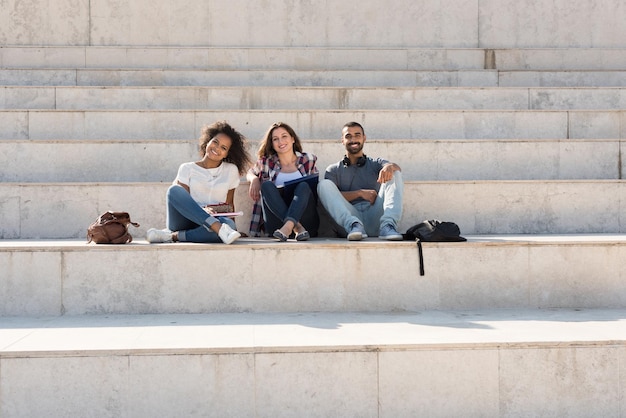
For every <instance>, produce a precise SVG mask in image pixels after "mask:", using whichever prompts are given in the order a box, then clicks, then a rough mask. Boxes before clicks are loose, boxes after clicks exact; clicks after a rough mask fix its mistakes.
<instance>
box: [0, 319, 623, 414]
mask: <svg viewBox="0 0 626 418" xmlns="http://www.w3.org/2000/svg"><path fill="white" fill-rule="evenodd" d="M625 315H626V312H625V311H624V310H623V309H615V310H611V309H598V310H552V309H550V310H521V309H510V310H468V311H441V312H439V311H426V312H414V313H413V312H410V313H409V312H404V313H389V314H354V313H332V314H323V313H305V314H302V313H299V314H262V315H259V314H212V315H125V316H118V315H114V316H113V315H107V316H81V317H72V316H64V317H59V318H42V319H37V318H0V341H2V345H1V346H0V370H1V373H2V375H1V377H2V380H1V386H0V390H2V397H0V412H1V413H2V416H3V417H6V418H14V417H23V416H90V415H92V414H93V412H94V411H98V415H99V416H111V417H144V416H145V417H148V416H160V417H180V416H195V415H202V416H204V415H213V414H217V415H220V416H227V415H228V416H259V417H285V416H337V415H341V416H359V417H410V416H433V417H445V416H463V417H482V416H492V417H497V416H503V417H504V416H512V415H514V416H571V417H590V416H619V412H620V410H621V402H622V392H623V390H622V388H623V387H624V384H625V382H624V375H625V373H624V363H623V361H621V359H622V357H623V350H624V342H625V340H626V328H625V326H624V319H623V318H624V317H625ZM181 388H184V389H181ZM183 391H184V396H183V395H182V392H183ZM59 399H63V402H59Z"/></svg>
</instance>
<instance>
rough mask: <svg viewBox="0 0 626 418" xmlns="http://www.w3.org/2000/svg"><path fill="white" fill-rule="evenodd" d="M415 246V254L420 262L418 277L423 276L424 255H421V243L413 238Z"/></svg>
mask: <svg viewBox="0 0 626 418" xmlns="http://www.w3.org/2000/svg"><path fill="white" fill-rule="evenodd" d="M415 243H416V244H417V254H418V257H419V260H420V276H423V275H424V254H423V253H422V241H420V239H419V238H415Z"/></svg>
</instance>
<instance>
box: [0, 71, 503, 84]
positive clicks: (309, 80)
mask: <svg viewBox="0 0 626 418" xmlns="http://www.w3.org/2000/svg"><path fill="white" fill-rule="evenodd" d="M497 83H498V73H497V72H496V71H493V70H487V71H485V70H462V71H458V70H449V71H448V70H443V71H419V70H295V69H285V70H240V69H236V70H176V69H175V70H168V69H165V70H164V69H105V70H103V69H78V70H76V69H2V70H0V85H16V86H19V85H26V86H28V85H34V86H272V87H279V86H334V87H365V86H380V87H397V86H406V87H413V86H425V87H456V86H467V87H474V86H477V87H492V86H497Z"/></svg>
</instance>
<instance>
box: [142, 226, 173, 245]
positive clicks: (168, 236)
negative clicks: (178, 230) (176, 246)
mask: <svg viewBox="0 0 626 418" xmlns="http://www.w3.org/2000/svg"><path fill="white" fill-rule="evenodd" d="M146 240H148V242H149V243H151V244H155V243H159V242H173V241H172V231H170V230H168V229H155V228H150V229H148V232H147V233H146Z"/></svg>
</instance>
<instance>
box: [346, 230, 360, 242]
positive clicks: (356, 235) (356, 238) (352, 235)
mask: <svg viewBox="0 0 626 418" xmlns="http://www.w3.org/2000/svg"><path fill="white" fill-rule="evenodd" d="M362 239H363V234H362V233H360V232H352V233H350V234H348V241H361V240H362Z"/></svg>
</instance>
